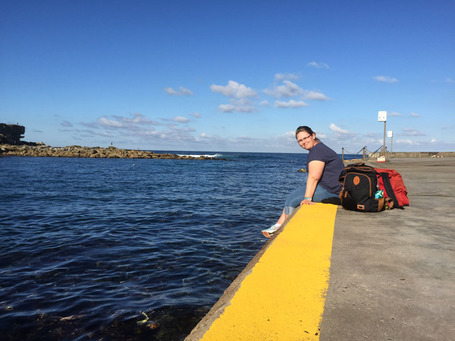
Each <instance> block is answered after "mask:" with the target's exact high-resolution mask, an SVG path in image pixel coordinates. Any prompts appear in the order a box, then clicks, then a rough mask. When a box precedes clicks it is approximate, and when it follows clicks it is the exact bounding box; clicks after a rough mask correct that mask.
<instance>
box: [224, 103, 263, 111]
mask: <svg viewBox="0 0 455 341" xmlns="http://www.w3.org/2000/svg"><path fill="white" fill-rule="evenodd" d="M233 103H234V104H220V106H219V107H218V109H220V110H221V111H222V112H254V111H256V109H255V108H254V106H252V105H250V104H249V103H238V102H236V101H233Z"/></svg>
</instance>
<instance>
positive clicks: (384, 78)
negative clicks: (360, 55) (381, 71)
mask: <svg viewBox="0 0 455 341" xmlns="http://www.w3.org/2000/svg"><path fill="white" fill-rule="evenodd" d="M373 79H374V80H376V81H378V82H381V83H397V82H398V79H396V78H394V77H390V76H376V77H373Z"/></svg>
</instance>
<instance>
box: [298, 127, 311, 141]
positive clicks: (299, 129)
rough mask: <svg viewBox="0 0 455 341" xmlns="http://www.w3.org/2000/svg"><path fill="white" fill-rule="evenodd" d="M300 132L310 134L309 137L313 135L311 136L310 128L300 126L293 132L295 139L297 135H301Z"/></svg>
mask: <svg viewBox="0 0 455 341" xmlns="http://www.w3.org/2000/svg"><path fill="white" fill-rule="evenodd" d="M302 131H305V132H307V133H308V134H310V135H313V134H314V131H313V129H311V128H310V127H308V126H300V127H298V128H297V130H296V131H295V137H296V138H297V134H298V133H301V132H302Z"/></svg>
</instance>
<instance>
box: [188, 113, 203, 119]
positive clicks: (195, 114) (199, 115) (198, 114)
mask: <svg viewBox="0 0 455 341" xmlns="http://www.w3.org/2000/svg"><path fill="white" fill-rule="evenodd" d="M191 116H193V117H196V118H201V117H202V115H201V114H200V113H198V112H194V113H192V114H191Z"/></svg>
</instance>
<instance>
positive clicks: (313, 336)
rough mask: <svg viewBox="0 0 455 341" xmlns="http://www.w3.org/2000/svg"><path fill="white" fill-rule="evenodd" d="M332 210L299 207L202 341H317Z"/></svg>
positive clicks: (323, 206) (321, 206)
mask: <svg viewBox="0 0 455 341" xmlns="http://www.w3.org/2000/svg"><path fill="white" fill-rule="evenodd" d="M336 212H337V206H335V205H327V204H315V205H311V206H302V207H301V208H300V209H299V211H298V212H297V213H296V214H295V215H294V216H293V217H292V219H291V220H290V221H289V222H288V223H287V225H286V226H285V228H284V230H283V231H282V232H281V233H280V234H279V235H278V236H276V238H275V240H273V242H272V244H271V245H270V247H269V248H268V249H267V250H266V251H265V253H264V254H263V255H262V257H261V258H260V259H259V261H258V262H257V263H256V265H255V266H254V268H253V270H252V271H251V273H250V274H249V275H248V276H246V278H245V279H244V280H243V282H242V284H241V286H240V288H239V289H238V291H237V292H236V293H235V295H234V297H233V298H232V300H231V304H230V305H229V306H227V307H226V309H225V310H224V312H223V314H222V315H221V316H220V317H219V318H218V319H217V320H215V321H214V322H213V323H212V325H211V326H210V329H209V330H208V331H207V332H206V333H205V335H204V336H203V338H202V340H208V341H211V340H223V341H225V340H286V341H291V340H318V339H319V334H320V333H319V324H320V322H321V319H322V314H323V311H324V302H325V295H326V292H327V288H328V284H329V277H330V256H331V252H332V240H333V230H334V225H335V216H336Z"/></svg>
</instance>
